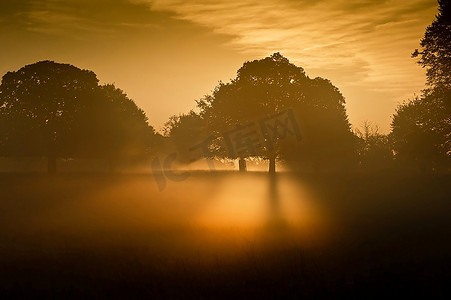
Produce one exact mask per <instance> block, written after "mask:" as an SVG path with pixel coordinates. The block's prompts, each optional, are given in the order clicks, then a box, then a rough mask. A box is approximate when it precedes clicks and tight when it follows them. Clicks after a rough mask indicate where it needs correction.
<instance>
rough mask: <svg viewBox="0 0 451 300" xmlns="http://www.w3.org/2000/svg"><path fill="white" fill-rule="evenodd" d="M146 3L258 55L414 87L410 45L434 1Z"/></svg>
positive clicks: (351, 79) (366, 82)
mask: <svg viewBox="0 0 451 300" xmlns="http://www.w3.org/2000/svg"><path fill="white" fill-rule="evenodd" d="M151 5H152V9H153V10H156V11H159V10H166V11H172V12H175V13H176V16H177V18H180V19H183V20H188V21H191V22H194V23H197V24H200V25H203V26H207V27H210V28H212V30H213V31H215V32H217V33H221V34H227V35H231V36H233V37H234V38H233V39H232V40H231V41H230V42H229V44H228V45H227V46H229V47H232V48H233V49H236V50H237V51H240V52H243V53H248V54H252V55H255V56H260V57H262V56H266V55H269V54H271V53H272V52H275V51H281V52H282V53H284V54H285V55H287V56H288V57H289V58H290V59H291V60H292V61H294V62H295V63H298V64H300V65H301V66H303V67H304V68H305V69H307V70H309V69H310V70H315V72H314V73H317V72H320V71H321V70H324V71H326V72H325V73H326V75H327V74H328V73H336V77H337V78H336V80H337V81H339V82H340V83H342V84H349V85H360V86H365V87H368V88H374V86H375V85H378V84H379V85H380V86H383V88H385V89H393V90H398V89H404V88H411V87H412V78H411V73H412V69H413V68H416V66H415V65H414V64H413V61H412V60H411V59H410V55H409V54H410V53H409V51H410V52H411V51H413V49H414V47H415V46H416V45H417V44H418V40H419V36H421V34H422V32H423V31H424V27H425V22H424V21H420V20H422V19H423V18H424V16H430V15H431V14H432V15H433V13H431V12H433V11H435V9H436V4H435V3H433V1H430V0H413V1H369V0H366V1H348V0H337V1H324V0H323V1H280V0H259V1H255V0H244V1H243V0H240V1H236V0H229V1H219V0H208V1H205V0H194V1H181V0H180V1H179V0H169V1H168V0H157V1H154V2H152V4H151ZM426 20H427V19H426ZM426 24H427V22H426ZM339 70H344V72H343V74H342V75H343V76H342V77H340V72H337V71H339ZM354 72H355V75H354V76H353V75H352V73H354ZM316 75H319V74H316ZM417 75H418V73H417ZM422 80H423V79H421V78H416V79H415V81H416V82H420V81H422ZM394 83H396V84H394Z"/></svg>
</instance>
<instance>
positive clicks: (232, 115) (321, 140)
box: [198, 53, 352, 172]
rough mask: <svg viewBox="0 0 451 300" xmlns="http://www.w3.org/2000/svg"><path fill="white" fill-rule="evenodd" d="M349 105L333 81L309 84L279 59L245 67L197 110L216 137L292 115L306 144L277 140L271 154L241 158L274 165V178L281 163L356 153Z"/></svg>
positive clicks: (262, 152) (257, 151)
mask: <svg viewBox="0 0 451 300" xmlns="http://www.w3.org/2000/svg"><path fill="white" fill-rule="evenodd" d="M344 103H345V101H344V98H343V96H342V95H341V94H340V92H339V91H338V89H337V88H336V87H334V86H333V85H332V84H331V83H330V82H329V81H328V80H325V79H322V78H315V79H310V78H309V77H308V76H306V75H305V72H304V70H303V69H302V68H301V67H298V66H296V65H294V64H292V63H290V62H289V60H288V59H287V58H285V57H283V56H282V55H281V54H280V53H274V54H273V55H271V56H269V57H266V58H264V59H261V60H254V61H252V62H246V63H244V65H243V66H242V67H241V68H240V69H239V70H238V72H237V77H236V78H235V79H233V80H232V81H231V82H229V83H220V84H219V85H218V86H217V87H216V89H215V90H214V91H213V93H212V95H207V96H205V97H204V98H203V99H201V100H200V101H198V107H199V108H200V110H201V115H202V117H203V118H204V119H205V120H206V122H208V124H209V128H210V129H212V130H214V131H215V132H216V134H217V135H220V134H221V132H224V131H229V130H231V129H233V128H236V127H237V126H240V125H245V124H248V123H249V122H253V121H258V120H261V119H264V118H267V117H269V116H272V115H275V114H278V113H281V112H283V111H285V110H287V109H292V110H293V111H294V112H295V114H296V116H297V121H298V123H299V126H300V128H301V131H302V135H303V141H302V143H300V144H299V143H295V142H294V140H293V138H290V137H289V138H287V139H284V140H277V141H276V143H275V145H274V147H272V148H269V147H266V146H263V147H260V148H256V149H254V150H255V151H253V152H254V153H252V154H250V153H247V154H243V155H242V156H240V157H239V158H240V160H241V161H242V160H244V158H246V157H248V156H250V155H256V156H262V157H266V158H268V159H269V160H270V172H274V171H275V168H274V167H275V160H276V158H277V157H279V158H285V159H290V160H299V159H300V156H301V155H302V156H303V157H304V158H306V159H310V160H312V159H315V155H316V156H317V157H316V159H318V158H319V156H318V154H319V153H326V152H327V155H325V156H336V155H337V154H338V152H337V151H339V150H341V149H338V148H346V149H345V151H351V148H350V147H348V146H349V144H350V143H351V142H352V133H351V131H350V124H349V122H348V120H347V116H346V110H345V108H344ZM301 152H302V154H301ZM246 155H247V156H246ZM230 158H237V157H230ZM240 166H242V164H240Z"/></svg>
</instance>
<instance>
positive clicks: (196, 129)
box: [164, 111, 215, 163]
mask: <svg viewBox="0 0 451 300" xmlns="http://www.w3.org/2000/svg"><path fill="white" fill-rule="evenodd" d="M206 125H207V124H206V123H205V122H204V120H203V118H202V117H201V116H200V115H199V114H197V113H195V112H194V111H190V112H189V113H188V114H181V115H178V116H172V117H170V118H169V120H168V121H167V122H166V124H165V127H164V134H165V136H166V137H167V144H170V145H169V146H168V148H172V149H173V151H176V152H177V154H178V160H179V161H182V162H186V163H189V162H191V161H193V160H194V159H195V158H200V157H202V156H204V157H206V158H212V157H213V156H214V153H215V151H214V149H212V148H211V147H212V144H211V140H210V137H211V135H210V132H209V130H208V128H207V126H206Z"/></svg>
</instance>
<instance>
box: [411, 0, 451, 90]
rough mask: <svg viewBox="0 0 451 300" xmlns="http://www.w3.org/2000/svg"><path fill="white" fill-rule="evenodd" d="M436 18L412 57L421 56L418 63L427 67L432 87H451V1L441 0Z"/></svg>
mask: <svg viewBox="0 0 451 300" xmlns="http://www.w3.org/2000/svg"><path fill="white" fill-rule="evenodd" d="M438 3H439V8H438V14H437V16H436V19H435V20H434V21H433V22H432V24H431V25H429V26H428V27H427V28H426V32H425V34H424V38H423V39H422V40H421V42H420V45H421V49H420V50H418V49H416V50H415V51H414V52H413V54H412V57H419V61H418V63H419V64H420V65H421V66H422V67H423V68H426V69H427V73H426V75H427V82H428V85H429V86H430V87H440V86H442V87H446V88H448V89H449V88H451V1H449V0H439V1H438Z"/></svg>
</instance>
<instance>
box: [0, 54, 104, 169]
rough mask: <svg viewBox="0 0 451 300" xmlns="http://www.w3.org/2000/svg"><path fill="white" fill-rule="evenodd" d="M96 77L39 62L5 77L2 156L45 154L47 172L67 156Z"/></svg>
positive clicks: (0, 104) (0, 103)
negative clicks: (58, 160)
mask: <svg viewBox="0 0 451 300" xmlns="http://www.w3.org/2000/svg"><path fill="white" fill-rule="evenodd" d="M97 83H98V80H97V77H96V75H95V74H94V73H93V72H91V71H87V70H80V69H78V68H76V67H74V66H72V65H69V64H59V63H55V62H52V61H41V62H38V63H35V64H32V65H27V66H25V67H23V68H21V69H20V70H18V71H16V72H8V73H7V74H5V75H4V76H3V80H2V84H1V86H0V108H1V111H2V118H4V122H3V128H2V133H3V134H2V135H3V137H4V138H3V140H4V143H3V147H2V152H3V155H6V156H27V155H28V156H45V157H47V158H48V171H49V172H50V173H54V172H56V159H57V158H58V157H70V156H72V155H73V154H74V153H73V152H74V149H75V147H74V146H75V145H76V144H77V143H79V141H77V140H76V139H74V138H73V133H74V130H75V124H76V123H77V120H78V119H80V118H81V116H80V114H81V113H82V111H83V110H84V109H85V108H86V107H88V106H89V102H90V100H91V99H93V98H95V97H96V92H97Z"/></svg>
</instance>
